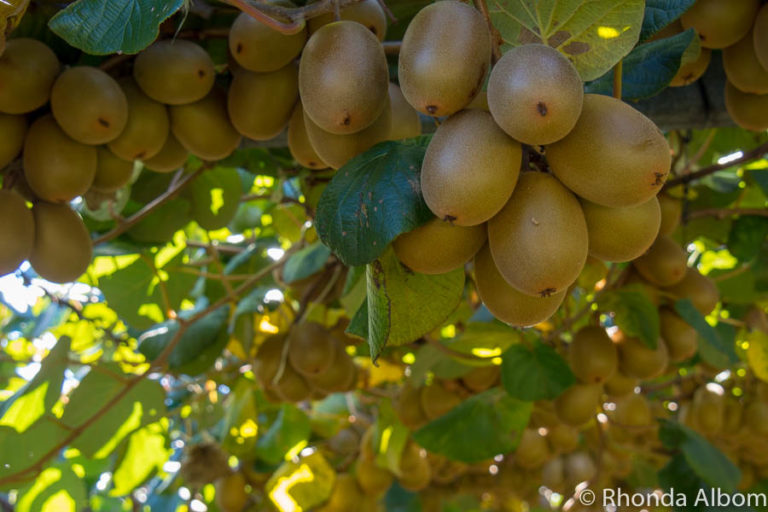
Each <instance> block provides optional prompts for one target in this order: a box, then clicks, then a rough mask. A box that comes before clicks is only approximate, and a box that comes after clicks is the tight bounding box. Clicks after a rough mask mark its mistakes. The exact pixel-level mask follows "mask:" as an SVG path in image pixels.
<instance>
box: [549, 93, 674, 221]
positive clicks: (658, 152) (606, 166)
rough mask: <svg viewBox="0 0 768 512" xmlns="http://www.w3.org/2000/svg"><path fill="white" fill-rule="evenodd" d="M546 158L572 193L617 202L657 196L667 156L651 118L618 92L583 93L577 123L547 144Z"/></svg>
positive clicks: (614, 204) (610, 203) (636, 201)
mask: <svg viewBox="0 0 768 512" xmlns="http://www.w3.org/2000/svg"><path fill="white" fill-rule="evenodd" d="M595 155H600V158H595ZM547 162H548V163H549V165H550V167H551V168H552V171H553V172H554V173H555V176H557V178H558V179H559V180H560V181H562V182H563V184H565V186H566V187H568V188H569V189H571V190H572V191H574V192H575V193H576V194H578V195H579V196H581V197H583V198H584V199H587V200H589V201H592V202H593V203H597V204H601V205H603V206H611V207H614V208H616V207H620V206H632V205H636V204H640V203H644V202H646V201H648V200H649V199H650V198H651V197H653V196H655V195H656V194H657V193H658V191H659V190H660V189H661V187H662V185H664V181H665V180H666V178H667V174H668V173H669V168H670V165H671V156H670V151H669V145H668V144H667V141H666V139H665V138H664V134H662V133H661V131H660V130H659V129H658V128H657V127H656V125H655V124H653V121H651V120H650V119H648V118H647V117H645V116H644V115H643V114H641V113H640V112H638V111H637V110H635V109H634V108H632V107H630V106H629V105H627V104H626V103H624V102H622V101H621V100H618V99H616V98H612V97H610V96H602V95H599V94H585V95H584V106H583V108H582V111H581V116H580V117H579V120H578V121H577V122H576V126H575V127H574V128H573V130H571V132H570V133H569V134H568V135H567V136H566V137H565V138H563V139H561V140H559V141H557V142H555V143H554V144H552V145H550V146H547Z"/></svg>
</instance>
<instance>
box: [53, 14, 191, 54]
mask: <svg viewBox="0 0 768 512" xmlns="http://www.w3.org/2000/svg"><path fill="white" fill-rule="evenodd" d="M183 3H184V1H183V0H165V1H163V2H156V1H155V0H78V1H77V2H74V3H72V4H70V5H68V6H67V7H66V8H65V9H64V10H62V11H61V12H59V13H58V14H56V16H54V17H53V18H51V21H50V22H49V26H50V27H51V30H53V31H54V32H56V34H58V35H59V36H61V37H62V38H63V39H64V40H65V41H67V42H68V43H69V44H70V45H72V46H74V47H76V48H80V49H81V50H83V51H84V52H86V53H90V54H93V55H107V54H110V53H118V52H120V53H137V52H139V51H141V50H143V49H144V48H146V47H147V46H149V44H150V43H152V41H154V40H155V38H157V34H158V32H159V27H160V24H161V23H162V22H163V21H165V19H167V18H168V17H169V16H171V15H172V14H173V13H175V12H176V11H178V10H179V8H180V7H181V6H182V4H183Z"/></svg>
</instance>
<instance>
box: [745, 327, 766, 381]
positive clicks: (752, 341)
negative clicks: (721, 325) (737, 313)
mask: <svg viewBox="0 0 768 512" xmlns="http://www.w3.org/2000/svg"><path fill="white" fill-rule="evenodd" d="M747 341H748V342H749V348H748V349H747V361H748V362H749V367H750V368H752V371H753V372H755V375H757V378H758V379H760V380H762V381H764V382H768V333H765V332H763V331H754V332H751V333H749V335H748V336H747Z"/></svg>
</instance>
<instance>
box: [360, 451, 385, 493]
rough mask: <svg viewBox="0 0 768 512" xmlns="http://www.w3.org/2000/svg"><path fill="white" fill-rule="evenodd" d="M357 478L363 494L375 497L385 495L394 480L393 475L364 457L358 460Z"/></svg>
mask: <svg viewBox="0 0 768 512" xmlns="http://www.w3.org/2000/svg"><path fill="white" fill-rule="evenodd" d="M355 478H356V479H357V483H358V485H359V486H360V488H361V489H362V490H363V492H365V493H366V494H372V495H374V496H380V495H382V494H384V493H385V492H386V491H387V489H389V488H390V486H391V485H392V481H393V480H394V477H393V476H392V473H390V472H389V471H387V470H386V469H383V468H380V467H379V466H378V465H376V462H375V461H374V460H373V459H368V458H366V457H362V456H361V457H358V458H357V464H356V465H355Z"/></svg>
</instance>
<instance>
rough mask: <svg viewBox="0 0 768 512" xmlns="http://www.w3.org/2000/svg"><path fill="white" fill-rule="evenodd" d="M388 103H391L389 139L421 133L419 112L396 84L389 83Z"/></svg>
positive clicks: (415, 135)
mask: <svg viewBox="0 0 768 512" xmlns="http://www.w3.org/2000/svg"><path fill="white" fill-rule="evenodd" d="M389 103H390V105H392V131H391V132H390V133H389V140H400V139H410V138H412V137H418V136H419V135H421V119H419V113H418V112H416V110H414V108H413V107H412V106H411V105H410V104H409V103H408V101H406V99H405V96H403V91H401V90H400V87H398V86H397V84H393V83H392V82H390V83H389Z"/></svg>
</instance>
